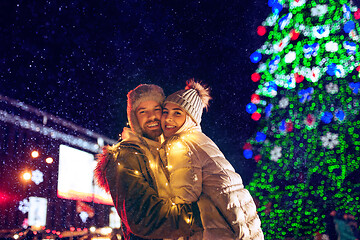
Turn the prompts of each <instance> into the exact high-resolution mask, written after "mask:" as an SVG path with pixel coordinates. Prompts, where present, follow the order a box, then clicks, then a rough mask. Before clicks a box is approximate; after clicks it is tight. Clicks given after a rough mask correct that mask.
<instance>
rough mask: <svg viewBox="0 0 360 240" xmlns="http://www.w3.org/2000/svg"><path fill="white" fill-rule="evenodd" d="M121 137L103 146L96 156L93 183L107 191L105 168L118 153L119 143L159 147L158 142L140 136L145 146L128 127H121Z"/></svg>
mask: <svg viewBox="0 0 360 240" xmlns="http://www.w3.org/2000/svg"><path fill="white" fill-rule="evenodd" d="M121 138H122V139H123V140H122V141H121V142H119V143H117V144H115V145H112V146H105V147H103V149H102V153H99V154H98V155H97V156H96V159H97V164H96V167H95V169H94V179H95V183H96V184H97V185H98V186H99V187H100V188H102V189H104V190H105V191H106V192H107V193H109V192H110V189H109V185H108V182H107V180H106V168H107V165H108V163H109V161H110V160H111V159H112V158H116V157H117V155H118V153H119V149H120V145H126V144H131V145H133V146H134V145H137V146H139V147H140V148H149V146H155V145H156V147H159V148H160V143H158V142H155V141H152V140H150V139H147V138H142V139H143V140H144V141H145V144H146V145H148V146H145V145H144V141H141V139H140V138H141V136H140V135H138V134H136V133H134V132H133V131H132V130H131V129H130V128H124V129H123V132H122V133H121ZM156 147H155V148H156Z"/></svg>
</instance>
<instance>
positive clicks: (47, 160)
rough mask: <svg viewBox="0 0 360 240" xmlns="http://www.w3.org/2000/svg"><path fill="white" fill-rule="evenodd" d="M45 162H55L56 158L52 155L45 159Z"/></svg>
mask: <svg viewBox="0 0 360 240" xmlns="http://www.w3.org/2000/svg"><path fill="white" fill-rule="evenodd" d="M45 162H46V163H48V164H51V163H53V162H54V159H53V158H52V157H48V158H46V159H45Z"/></svg>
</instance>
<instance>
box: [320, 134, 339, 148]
mask: <svg viewBox="0 0 360 240" xmlns="http://www.w3.org/2000/svg"><path fill="white" fill-rule="evenodd" d="M321 141H322V144H323V147H325V148H330V149H333V148H334V147H335V146H336V145H338V144H339V140H338V135H337V134H335V133H331V132H327V133H326V135H325V136H322V137H321Z"/></svg>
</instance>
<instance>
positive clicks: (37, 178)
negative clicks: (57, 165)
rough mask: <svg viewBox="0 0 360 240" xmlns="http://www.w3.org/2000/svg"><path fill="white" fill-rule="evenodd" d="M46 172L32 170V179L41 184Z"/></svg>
mask: <svg viewBox="0 0 360 240" xmlns="http://www.w3.org/2000/svg"><path fill="white" fill-rule="evenodd" d="M43 177H44V174H43V173H42V172H40V171H39V170H38V169H36V170H35V171H33V172H32V175H31V180H32V181H33V182H34V183H35V184H36V185H39V184H40V183H42V182H43V181H44V178H43Z"/></svg>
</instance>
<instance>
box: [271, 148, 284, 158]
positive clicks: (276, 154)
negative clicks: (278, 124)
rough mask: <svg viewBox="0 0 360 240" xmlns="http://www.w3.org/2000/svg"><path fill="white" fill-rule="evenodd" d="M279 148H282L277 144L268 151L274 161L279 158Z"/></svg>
mask: <svg viewBox="0 0 360 240" xmlns="http://www.w3.org/2000/svg"><path fill="white" fill-rule="evenodd" d="M281 150H282V148H281V147H279V146H275V147H274V149H273V150H271V152H270V155H271V157H270V159H271V160H272V161H274V162H277V161H278V160H279V158H281V156H282V154H281Z"/></svg>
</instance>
